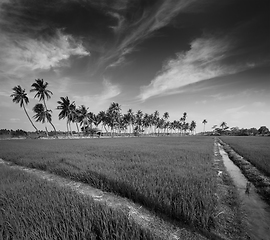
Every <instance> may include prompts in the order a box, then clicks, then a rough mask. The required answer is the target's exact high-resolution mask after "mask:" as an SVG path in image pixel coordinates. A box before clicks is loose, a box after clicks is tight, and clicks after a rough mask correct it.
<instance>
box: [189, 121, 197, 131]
mask: <svg viewBox="0 0 270 240" xmlns="http://www.w3.org/2000/svg"><path fill="white" fill-rule="evenodd" d="M195 129H196V122H195V121H193V120H192V121H191V123H190V125H189V130H190V132H191V133H193V134H194V131H195Z"/></svg>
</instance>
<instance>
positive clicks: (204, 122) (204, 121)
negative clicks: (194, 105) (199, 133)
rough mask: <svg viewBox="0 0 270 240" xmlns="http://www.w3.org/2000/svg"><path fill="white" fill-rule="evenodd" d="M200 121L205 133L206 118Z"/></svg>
mask: <svg viewBox="0 0 270 240" xmlns="http://www.w3.org/2000/svg"><path fill="white" fill-rule="evenodd" d="M202 123H203V132H204V133H205V124H206V123H207V120H206V119H204V120H203V121H202Z"/></svg>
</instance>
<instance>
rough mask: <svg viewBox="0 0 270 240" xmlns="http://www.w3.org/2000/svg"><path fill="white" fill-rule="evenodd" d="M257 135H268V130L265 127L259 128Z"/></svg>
mask: <svg viewBox="0 0 270 240" xmlns="http://www.w3.org/2000/svg"><path fill="white" fill-rule="evenodd" d="M258 133H259V134H261V135H265V134H268V133H269V129H268V128H267V127H266V126H261V127H260V128H259V129H258Z"/></svg>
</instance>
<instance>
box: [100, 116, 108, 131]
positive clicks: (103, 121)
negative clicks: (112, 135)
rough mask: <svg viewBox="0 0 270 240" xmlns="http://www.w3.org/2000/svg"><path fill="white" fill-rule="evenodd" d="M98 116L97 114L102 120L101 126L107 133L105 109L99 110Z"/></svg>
mask: <svg viewBox="0 0 270 240" xmlns="http://www.w3.org/2000/svg"><path fill="white" fill-rule="evenodd" d="M98 116H99V118H100V120H101V122H102V127H103V128H104V129H105V131H106V133H108V130H107V128H106V125H107V124H108V121H107V116H106V113H105V111H100V112H99V113H98ZM101 129H102V128H101Z"/></svg>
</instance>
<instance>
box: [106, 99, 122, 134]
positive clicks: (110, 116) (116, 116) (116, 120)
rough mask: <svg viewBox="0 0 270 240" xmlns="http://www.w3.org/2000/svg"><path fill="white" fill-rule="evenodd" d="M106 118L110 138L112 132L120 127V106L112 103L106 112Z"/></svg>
mask: <svg viewBox="0 0 270 240" xmlns="http://www.w3.org/2000/svg"><path fill="white" fill-rule="evenodd" d="M106 116H107V122H108V125H109V126H110V128H111V137H113V131H114V130H115V128H117V127H118V128H119V126H120V117H121V106H120V105H119V103H115V102H112V103H111V105H110V107H109V108H108V110H107V111H106Z"/></svg>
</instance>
